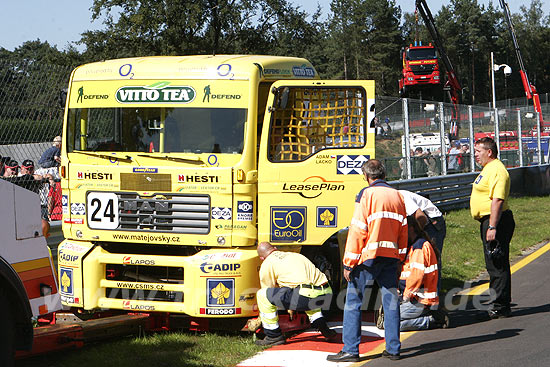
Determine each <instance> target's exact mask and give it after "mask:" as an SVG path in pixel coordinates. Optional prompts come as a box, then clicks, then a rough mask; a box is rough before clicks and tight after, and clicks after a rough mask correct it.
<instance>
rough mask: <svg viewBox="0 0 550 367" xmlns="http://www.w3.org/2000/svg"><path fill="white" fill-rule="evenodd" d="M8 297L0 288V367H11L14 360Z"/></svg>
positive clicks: (13, 332) (11, 315)
mask: <svg viewBox="0 0 550 367" xmlns="http://www.w3.org/2000/svg"><path fill="white" fill-rule="evenodd" d="M8 297H9V294H8V293H7V292H6V291H5V290H4V289H2V288H0V366H6V367H11V366H13V364H14V358H15V316H14V315H13V314H12V313H11V306H10V303H9V300H8Z"/></svg>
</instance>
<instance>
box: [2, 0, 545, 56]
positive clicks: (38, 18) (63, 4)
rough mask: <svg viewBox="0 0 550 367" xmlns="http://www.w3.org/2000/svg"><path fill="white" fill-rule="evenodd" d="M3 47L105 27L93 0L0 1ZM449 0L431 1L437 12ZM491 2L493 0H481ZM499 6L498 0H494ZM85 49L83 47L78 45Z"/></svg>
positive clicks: (313, 0)
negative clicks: (96, 18) (94, 17)
mask: <svg viewBox="0 0 550 367" xmlns="http://www.w3.org/2000/svg"><path fill="white" fill-rule="evenodd" d="M0 1H1V3H2V11H1V12H0V47H3V48H5V49H7V50H9V51H13V50H14V49H15V48H16V47H18V46H21V45H22V44H23V42H25V41H34V40H36V39H40V40H41V41H48V43H50V45H52V46H56V47H57V48H58V49H59V50H64V49H66V48H67V47H68V46H69V45H70V44H71V43H73V42H76V41H78V40H79V39H80V34H81V33H83V32H85V31H87V30H96V29H101V28H103V24H102V23H101V21H94V22H92V20H91V12H90V7H91V6H92V3H93V0H0ZM291 1H292V2H293V3H294V4H296V5H299V6H301V7H302V9H303V10H305V11H307V12H309V13H312V12H313V11H314V10H315V9H316V4H317V3H319V4H320V5H321V7H322V9H323V10H324V12H325V13H328V12H329V11H330V6H329V4H330V0H291ZM542 1H543V4H544V5H543V11H544V13H545V14H546V15H548V14H549V13H550V0H542ZM507 2H508V3H509V4H510V10H511V11H512V12H513V13H516V12H519V8H520V6H521V5H525V6H528V5H529V4H530V3H531V0H507ZM396 3H397V5H399V6H400V7H401V10H402V11H403V12H413V11H414V0H396ZM448 3H449V1H448V0H427V4H428V6H429V7H430V10H431V11H432V13H433V14H434V15H435V14H436V13H437V12H438V11H439V9H441V6H442V5H445V4H448ZM478 3H480V4H484V5H486V4H488V3H489V0H478ZM493 3H494V4H495V5H496V6H498V0H493ZM77 48H78V49H79V50H82V49H81V47H77Z"/></svg>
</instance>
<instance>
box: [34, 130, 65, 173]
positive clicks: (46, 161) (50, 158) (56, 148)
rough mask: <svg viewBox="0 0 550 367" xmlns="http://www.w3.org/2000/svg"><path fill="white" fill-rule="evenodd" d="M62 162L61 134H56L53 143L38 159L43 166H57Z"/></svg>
mask: <svg viewBox="0 0 550 367" xmlns="http://www.w3.org/2000/svg"><path fill="white" fill-rule="evenodd" d="M60 163H61V136H56V137H55V138H54V139H53V145H52V146H51V147H49V148H48V149H46V150H45V151H44V153H42V157H40V159H39V160H38V164H40V166H41V167H43V168H50V167H57V166H59V164H60Z"/></svg>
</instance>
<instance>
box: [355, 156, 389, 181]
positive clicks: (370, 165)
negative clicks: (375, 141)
mask: <svg viewBox="0 0 550 367" xmlns="http://www.w3.org/2000/svg"><path fill="white" fill-rule="evenodd" d="M361 170H362V171H363V174H364V175H365V176H366V177H367V178H370V179H371V180H378V179H381V180H384V179H385V178H386V167H384V164H383V163H382V162H381V161H379V160H378V159H370V160H368V161H366V162H365V163H363V165H362V166H361Z"/></svg>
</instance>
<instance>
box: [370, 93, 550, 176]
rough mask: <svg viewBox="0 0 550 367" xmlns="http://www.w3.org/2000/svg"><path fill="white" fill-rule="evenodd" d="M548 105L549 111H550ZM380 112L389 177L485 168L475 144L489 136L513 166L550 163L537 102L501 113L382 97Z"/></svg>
mask: <svg viewBox="0 0 550 367" xmlns="http://www.w3.org/2000/svg"><path fill="white" fill-rule="evenodd" d="M497 105H498V104H497ZM542 107H543V113H545V111H546V110H550V108H549V105H543V106H542ZM376 116H377V123H376V125H377V140H376V156H377V158H378V159H381V160H382V161H383V162H384V163H385V164H386V168H387V171H388V179H389V180H398V179H408V178H417V177H430V176H437V175H442V174H450V173H462V172H475V171H479V170H480V169H481V167H480V166H478V165H476V163H475V160H474V156H473V142H475V141H476V140H478V139H480V138H482V137H485V136H487V137H492V138H494V139H495V140H496V141H497V143H498V144H499V157H500V159H501V160H502V161H503V163H504V164H505V165H506V166H508V167H519V166H527V165H538V164H544V163H548V162H549V156H548V154H549V153H548V143H549V140H550V136H549V135H548V132H544V131H542V132H541V131H540V130H539V126H540V124H539V123H537V121H538V120H537V119H538V118H539V116H538V115H537V114H536V113H534V109H533V107H532V106H521V107H517V108H510V109H497V110H496V113H495V110H493V109H490V108H485V107H480V106H467V105H459V106H458V107H457V109H456V111H455V108H454V106H453V105H452V104H449V103H441V102H432V101H425V100H424V101H423V100H415V99H406V98H403V99H401V98H390V97H377V99H376ZM548 116H550V114H548ZM496 122H498V123H496ZM542 125H543V126H545V125H547V124H546V123H545V122H543V123H542ZM455 126H456V128H455Z"/></svg>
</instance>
